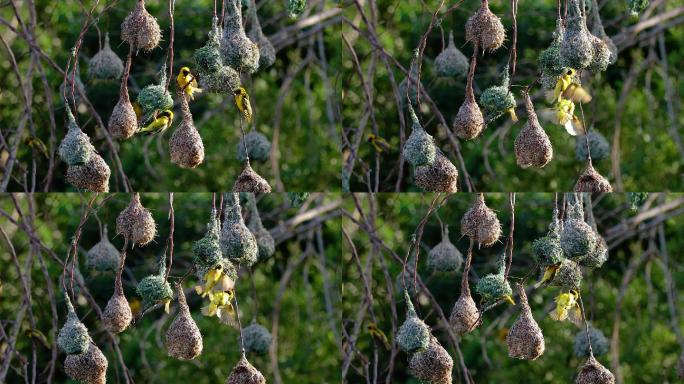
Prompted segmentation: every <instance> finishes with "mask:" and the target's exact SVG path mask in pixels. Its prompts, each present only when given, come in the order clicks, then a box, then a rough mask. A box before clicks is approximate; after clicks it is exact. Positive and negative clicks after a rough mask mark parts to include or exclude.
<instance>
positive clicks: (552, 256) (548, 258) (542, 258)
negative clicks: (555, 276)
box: [532, 208, 563, 267]
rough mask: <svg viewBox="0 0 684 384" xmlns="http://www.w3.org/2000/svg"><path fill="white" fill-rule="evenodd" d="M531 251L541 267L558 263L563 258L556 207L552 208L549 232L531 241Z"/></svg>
mask: <svg viewBox="0 0 684 384" xmlns="http://www.w3.org/2000/svg"><path fill="white" fill-rule="evenodd" d="M532 251H533V253H534V256H535V259H536V261H537V263H539V264H541V266H542V267H546V266H549V265H555V264H559V263H560V262H561V261H562V260H563V247H562V246H561V243H560V221H559V220H558V208H554V209H553V219H552V221H551V224H550V225H549V233H548V234H547V235H546V236H544V237H542V238H539V239H536V240H534V242H532Z"/></svg>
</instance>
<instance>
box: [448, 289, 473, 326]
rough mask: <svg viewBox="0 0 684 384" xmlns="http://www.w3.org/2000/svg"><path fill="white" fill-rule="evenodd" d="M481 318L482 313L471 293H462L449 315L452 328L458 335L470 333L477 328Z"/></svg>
mask: <svg viewBox="0 0 684 384" xmlns="http://www.w3.org/2000/svg"><path fill="white" fill-rule="evenodd" d="M479 318H480V311H478V310H477V305H475V301H474V300H473V298H472V296H470V291H468V293H467V294H464V293H461V295H460V296H459V298H458V300H456V303H455V304H454V307H453V308H452V309H451V314H450V315H449V324H450V325H451V328H452V329H453V330H454V332H456V333H458V334H464V333H469V332H471V331H472V330H473V329H475V328H476V327H477V325H478V319H479Z"/></svg>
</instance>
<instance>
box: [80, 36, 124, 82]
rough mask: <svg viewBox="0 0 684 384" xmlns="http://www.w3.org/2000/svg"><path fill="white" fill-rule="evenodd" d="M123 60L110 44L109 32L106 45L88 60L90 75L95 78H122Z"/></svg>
mask: <svg viewBox="0 0 684 384" xmlns="http://www.w3.org/2000/svg"><path fill="white" fill-rule="evenodd" d="M123 70H124V65H123V61H121V59H120V58H119V56H117V55H116V53H115V52H114V51H112V47H111V46H110V45H109V32H108V33H107V34H105V43H104V47H103V48H102V49H101V50H100V51H99V52H97V53H96V54H95V55H94V56H93V57H92V58H91V59H90V61H89V62H88V75H89V76H90V77H92V78H95V79H114V80H117V79H119V78H121V74H123Z"/></svg>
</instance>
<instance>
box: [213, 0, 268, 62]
mask: <svg viewBox="0 0 684 384" xmlns="http://www.w3.org/2000/svg"><path fill="white" fill-rule="evenodd" d="M226 7H227V9H226V11H227V12H226V17H225V19H224V20H223V37H222V38H221V46H220V51H221V55H222V57H223V61H224V63H225V64H228V65H229V66H231V67H232V68H234V69H235V70H236V71H238V72H245V73H250V74H251V73H254V72H256V71H257V70H258V69H259V46H258V45H256V44H255V43H254V42H253V41H252V40H250V39H249V38H248V37H247V35H246V34H245V29H244V28H243V26H242V7H241V2H240V1H238V0H229V1H228V2H227V4H226Z"/></svg>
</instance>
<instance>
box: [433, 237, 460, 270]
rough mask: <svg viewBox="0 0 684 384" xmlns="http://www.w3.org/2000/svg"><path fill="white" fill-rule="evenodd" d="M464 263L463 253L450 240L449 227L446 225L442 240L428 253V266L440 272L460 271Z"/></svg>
mask: <svg viewBox="0 0 684 384" xmlns="http://www.w3.org/2000/svg"><path fill="white" fill-rule="evenodd" d="M462 264H463V255H462V254H461V252H459V250H458V248H456V246H455V245H453V244H452V243H451V241H449V228H448V227H445V228H444V232H443V233H442V241H440V243H439V244H437V245H435V246H434V247H433V248H432V249H431V250H430V252H429V253H428V266H429V267H430V268H431V269H434V270H436V271H440V272H454V271H459V270H460V269H461V265H462Z"/></svg>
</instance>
